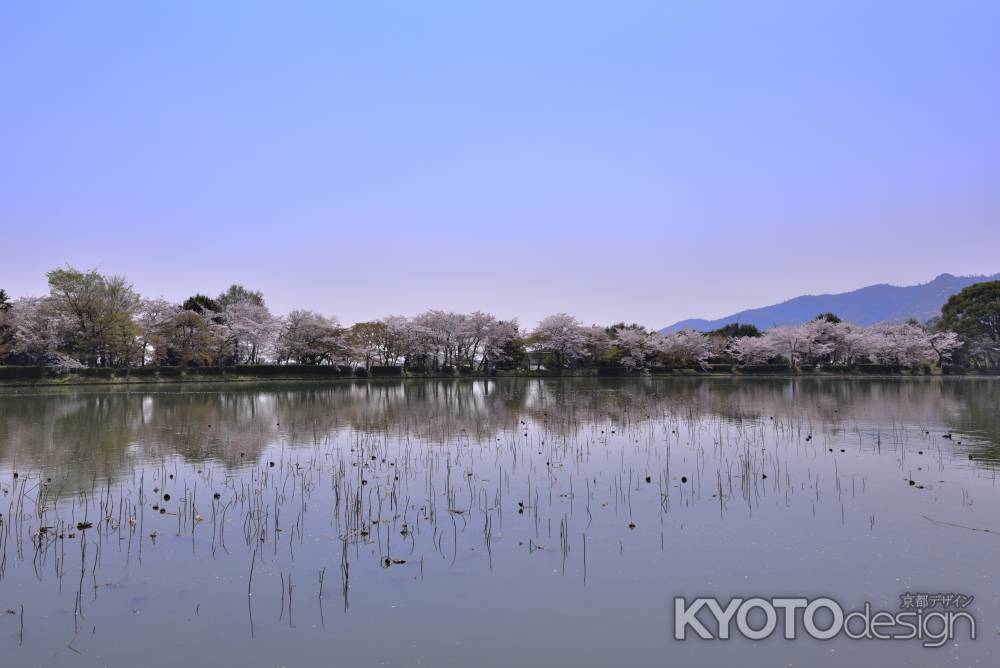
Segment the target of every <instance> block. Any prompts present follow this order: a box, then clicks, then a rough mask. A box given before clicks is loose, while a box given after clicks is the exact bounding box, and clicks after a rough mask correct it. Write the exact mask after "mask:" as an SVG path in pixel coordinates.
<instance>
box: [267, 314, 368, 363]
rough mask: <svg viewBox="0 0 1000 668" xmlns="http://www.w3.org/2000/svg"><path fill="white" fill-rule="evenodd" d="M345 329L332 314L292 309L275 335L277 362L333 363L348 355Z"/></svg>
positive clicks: (345, 359) (345, 358) (344, 359)
mask: <svg viewBox="0 0 1000 668" xmlns="http://www.w3.org/2000/svg"><path fill="white" fill-rule="evenodd" d="M352 354H353V351H352V348H351V345H350V341H348V338H347V332H346V331H345V330H344V329H343V328H342V327H341V326H340V324H339V323H338V322H337V319H336V318H327V317H325V316H322V315H320V314H318V313H314V312H312V311H304V310H295V311H292V312H291V313H289V314H288V315H287V316H286V317H285V320H284V324H283V326H282V327H281V330H280V333H279V335H278V339H277V346H276V356H277V359H278V362H279V363H282V362H293V363H295V364H324V363H325V364H336V363H339V362H344V361H347V360H349V359H350V358H351V357H352Z"/></svg>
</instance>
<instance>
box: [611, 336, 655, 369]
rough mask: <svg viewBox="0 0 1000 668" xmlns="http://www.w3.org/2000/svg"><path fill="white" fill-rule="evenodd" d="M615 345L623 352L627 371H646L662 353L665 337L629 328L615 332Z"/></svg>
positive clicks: (622, 358) (622, 355) (623, 362)
mask: <svg viewBox="0 0 1000 668" xmlns="http://www.w3.org/2000/svg"><path fill="white" fill-rule="evenodd" d="M612 337H613V339H612V340H613V345H614V346H615V347H616V348H618V350H619V351H620V352H621V363H622V366H624V367H625V368H626V369H632V370H636V369H645V368H646V367H647V366H649V364H650V363H651V362H652V361H653V360H654V359H655V357H656V355H658V354H659V353H661V352H662V346H663V337H662V336H661V335H660V334H659V333H657V332H647V331H646V330H645V329H643V328H636V327H627V328H624V329H618V330H614V331H613V333H612Z"/></svg>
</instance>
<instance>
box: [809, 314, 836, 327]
mask: <svg viewBox="0 0 1000 668" xmlns="http://www.w3.org/2000/svg"><path fill="white" fill-rule="evenodd" d="M813 319H814V320H826V321H827V322H830V323H833V324H834V325H836V324H837V323H838V322H840V316H838V315H836V314H835V313H830V312H826V313H820V314H819V315H818V316H816V317H815V318H813Z"/></svg>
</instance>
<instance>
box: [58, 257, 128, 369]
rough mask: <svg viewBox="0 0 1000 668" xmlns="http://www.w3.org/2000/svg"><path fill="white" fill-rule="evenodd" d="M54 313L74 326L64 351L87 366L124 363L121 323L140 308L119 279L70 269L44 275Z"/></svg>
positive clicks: (126, 359)
mask: <svg viewBox="0 0 1000 668" xmlns="http://www.w3.org/2000/svg"><path fill="white" fill-rule="evenodd" d="M46 278H48V281H49V293H50V295H51V299H52V303H53V306H54V308H55V309H56V311H57V312H58V313H59V314H60V315H62V316H64V317H65V318H67V320H69V321H70V322H72V323H73V325H74V328H75V331H74V332H73V335H72V337H70V339H69V340H67V341H66V345H67V348H68V350H66V351H65V352H67V353H69V354H71V355H76V356H77V357H78V358H79V360H80V361H81V362H83V363H84V364H87V365H88V366H113V365H118V364H127V363H128V357H129V356H128V355H124V356H123V355H121V346H120V345H119V342H120V337H121V336H122V332H123V331H124V329H125V325H124V323H126V321H131V318H132V316H133V315H134V314H135V312H136V310H137V309H138V308H139V295H138V294H137V293H136V292H135V290H134V289H133V288H132V285H131V284H130V283H129V282H128V281H126V280H125V278H124V277H122V276H104V275H102V274H100V273H98V272H97V271H96V270H93V269H92V270H90V271H88V272H82V271H79V270H78V269H74V268H73V267H67V268H65V269H55V270H53V271H50V272H48V273H47V274H46Z"/></svg>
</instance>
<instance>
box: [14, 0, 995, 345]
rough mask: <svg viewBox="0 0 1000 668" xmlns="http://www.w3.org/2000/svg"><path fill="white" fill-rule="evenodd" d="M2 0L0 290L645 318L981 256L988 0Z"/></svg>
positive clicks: (991, 134)
mask: <svg viewBox="0 0 1000 668" xmlns="http://www.w3.org/2000/svg"><path fill="white" fill-rule="evenodd" d="M336 4H337V3H326V2H316V3H267V4H258V3H244V2H238V3H237V2H233V3H221V2H220V3H195V2H177V3H134V2H122V3H112V2H102V3H59V4H51V3H32V2H24V3H20V2H12V3H4V4H3V5H2V6H0V82H2V83H0V85H2V90H3V100H4V102H3V104H2V105H0V151H2V159H0V230H2V231H0V248H2V250H0V287H3V288H6V289H7V291H8V292H10V293H11V294H12V295H14V296H15V297H16V296H21V295H25V294H41V293H43V292H45V278H44V272H45V271H46V270H48V269H51V268H54V267H57V266H60V265H65V264H67V263H69V264H73V265H75V266H78V267H80V268H90V267H96V268H97V269H99V270H101V271H105V272H109V273H121V274H126V275H127V276H129V277H130V278H131V279H132V280H133V282H134V283H135V286H136V287H137V288H138V289H139V290H140V291H141V292H143V293H144V294H147V295H151V296H158V295H162V296H166V297H168V298H172V299H177V300H181V299H183V298H184V297H186V296H188V295H190V294H192V293H195V292H203V293H208V294H217V293H218V292H220V291H221V290H223V289H224V288H225V287H226V286H227V285H229V284H230V283H233V282H239V283H243V284H245V285H247V286H248V287H252V288H256V289H260V290H263V291H264V293H265V296H266V297H267V300H268V303H269V305H270V306H272V308H273V309H274V310H275V311H276V312H278V313H283V312H286V311H288V310H290V309H292V308H299V307H307V308H312V309H314V310H318V311H321V312H324V313H326V314H329V315H336V316H338V317H339V318H340V319H341V320H342V321H345V322H348V323H349V322H353V321H356V320H361V319H367V318H373V317H378V316H381V315H386V314H405V315H412V314H414V313H416V312H419V311H421V310H424V309H427V308H443V309H454V310H462V311H468V310H473V309H476V308H481V309H484V310H489V311H492V312H494V313H496V314H497V315H498V316H501V317H512V316H517V317H519V318H520V319H521V321H522V323H523V324H525V325H528V326H531V325H533V324H534V323H535V322H537V320H538V319H540V318H541V317H543V316H544V315H547V314H549V313H552V312H556V311H566V312H569V313H573V314H575V315H577V316H578V317H580V318H581V319H582V320H584V321H586V322H588V323H589V322H599V323H609V322H612V321H617V320H628V321H638V322H640V323H643V324H646V325H648V326H651V327H660V326H663V325H667V324H669V323H672V322H674V321H676V320H679V319H682V318H686V317H716V316H721V315H725V314H728V313H731V312H734V311H737V310H741V309H744V308H748V307H753V306H760V305H764V304H769V303H773V302H776V301H780V300H782V299H786V298H789V297H792V296H795V295H798V294H802V293H816V292H837V291H842V290H847V289H852V288H856V287H860V286H863V285H867V284H871V283H879V282H890V283H896V284H911V283H917V282H924V281H927V280H930V279H931V278H933V277H934V276H935V275H937V274H939V273H941V272H950V273H954V274H972V273H994V272H997V271H1000V250H998V249H1000V220H998V213H1000V187H998V184H1000V123H998V121H997V119H998V118H1000V86H997V72H998V71H1000V40H997V39H996V30H997V26H998V25H1000V3H996V2H958V3H938V2H910V1H908V2H879V3H872V2H836V3H833V2H831V3H800V2H781V3H776V2H765V3H745V2H739V3H698V2H696V3H665V2H660V1H655V2H630V3H589V2H579V1H576V2H546V3H538V2H518V1H515V2H497V3H469V2H457V1H456V2H435V3H414V2H371V3H369V2H365V3H344V4H345V6H343V7H336V6H334V5H336Z"/></svg>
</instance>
